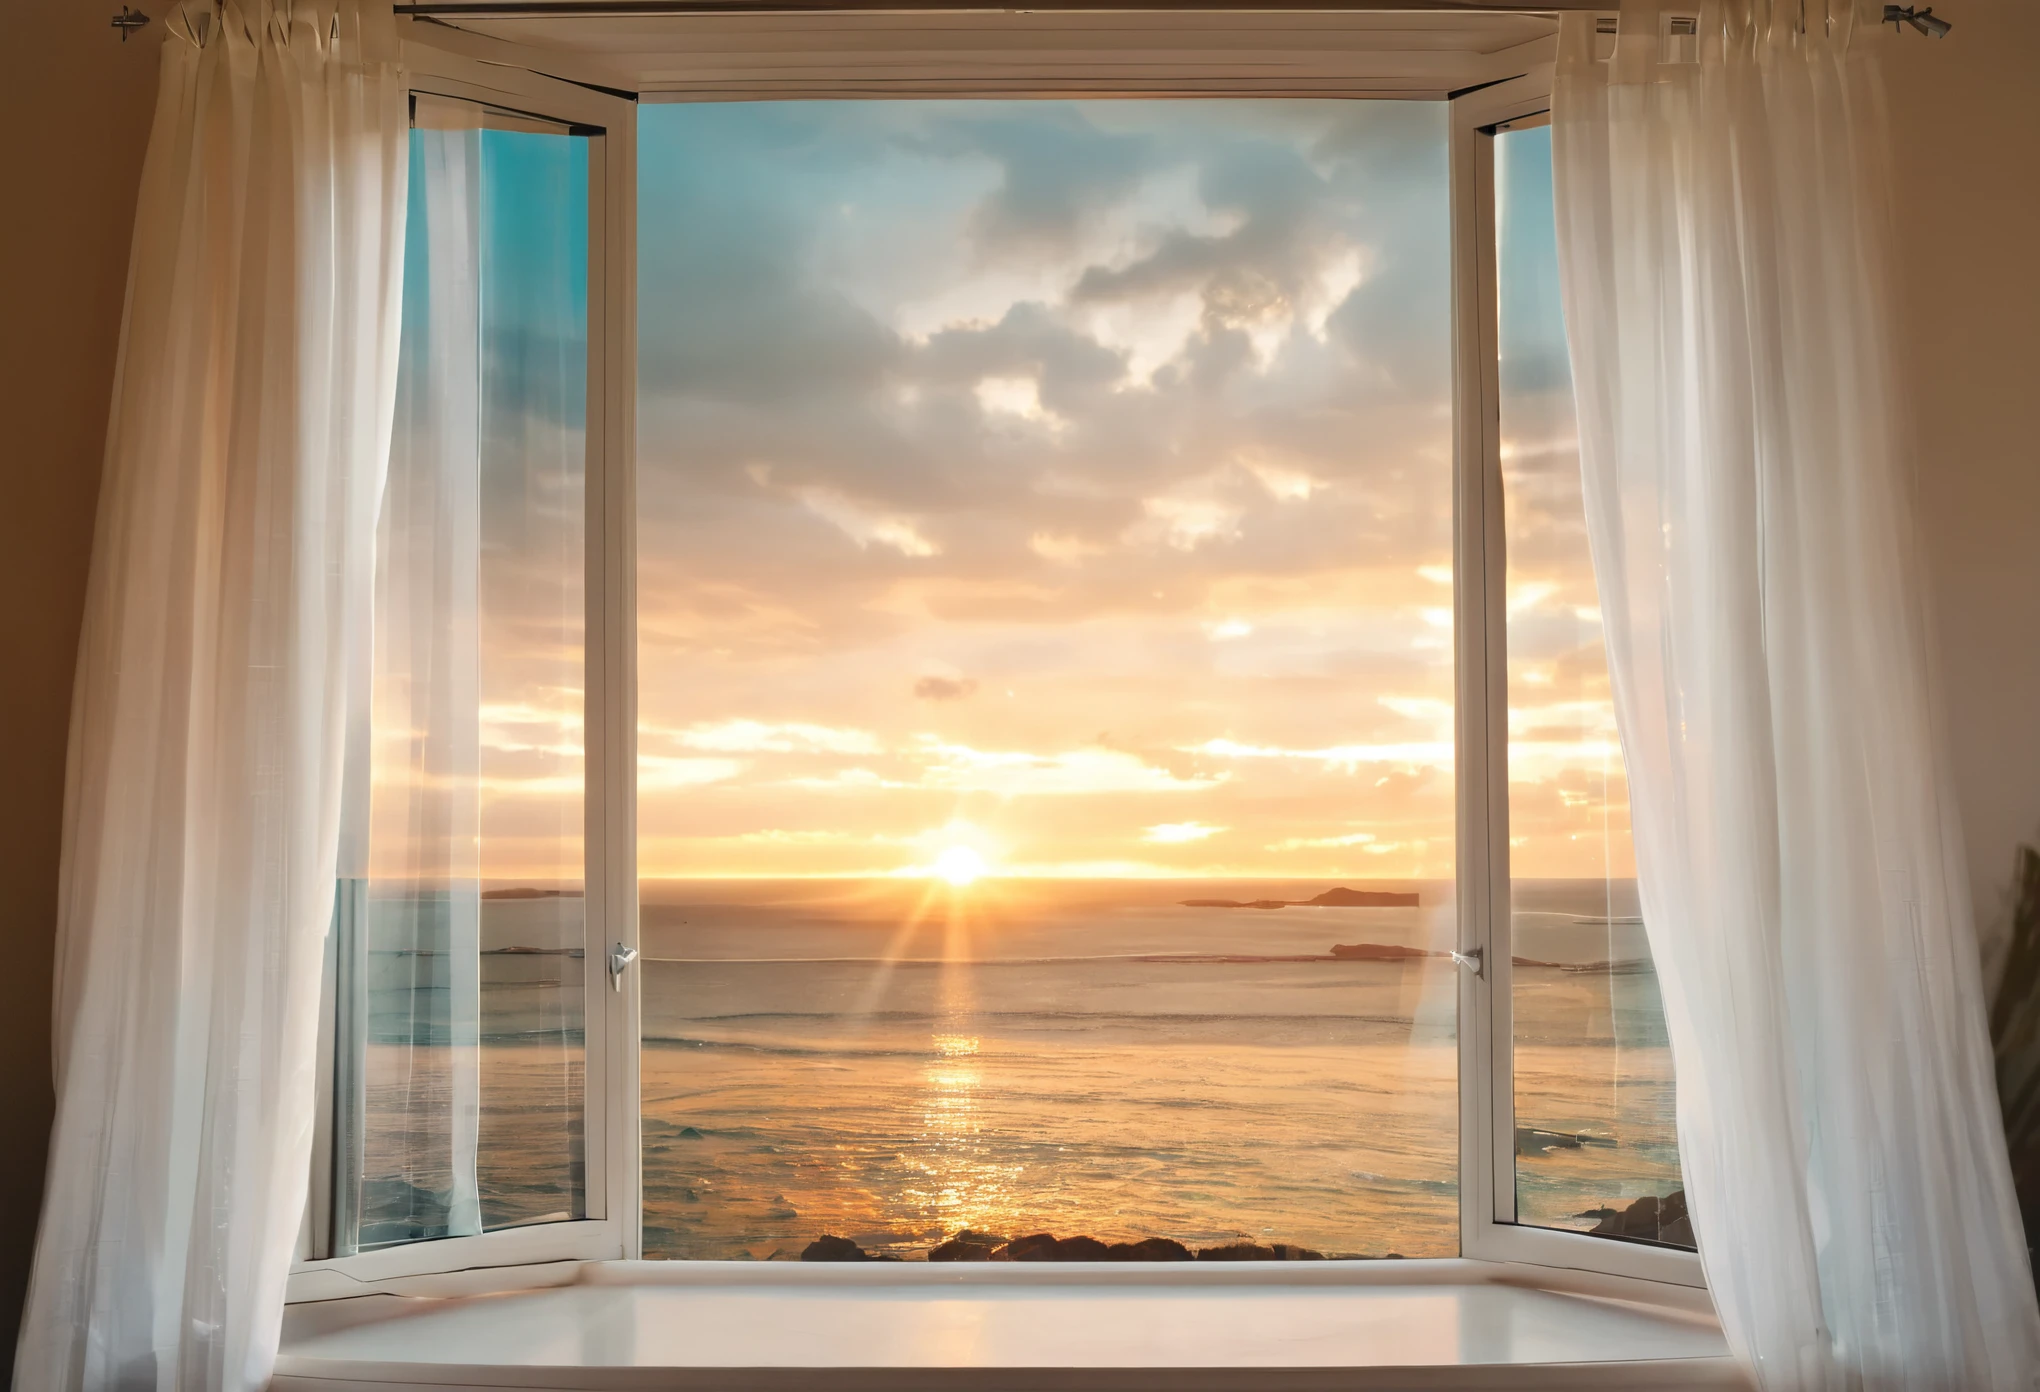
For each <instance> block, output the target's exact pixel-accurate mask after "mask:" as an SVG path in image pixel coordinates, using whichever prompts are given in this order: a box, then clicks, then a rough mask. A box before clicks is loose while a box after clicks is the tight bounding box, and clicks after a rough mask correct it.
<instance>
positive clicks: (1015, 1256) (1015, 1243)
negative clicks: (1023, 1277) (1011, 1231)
mask: <svg viewBox="0 0 2040 1392" xmlns="http://www.w3.org/2000/svg"><path fill="white" fill-rule="evenodd" d="M1054 1253H1055V1234H1054V1233H1045V1232H1038V1233H1030V1234H1028V1235H1027V1236H1026V1237H1016V1238H1014V1239H1013V1240H1012V1241H1011V1242H1009V1243H1007V1244H1006V1245H1005V1246H1004V1247H1001V1248H1000V1249H999V1250H998V1251H996V1252H994V1253H992V1260H993V1261H1054V1260H1055V1256H1054Z"/></svg>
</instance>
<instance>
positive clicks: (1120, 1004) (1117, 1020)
mask: <svg viewBox="0 0 2040 1392" xmlns="http://www.w3.org/2000/svg"><path fill="white" fill-rule="evenodd" d="M641 123H642V124H641V127H640V137H641V149H642V152H643V153H642V156H641V177H640V185H639V195H640V207H641V224H640V229H641V230H640V235H639V245H640V248H641V256H642V262H641V275H640V296H641V300H640V316H639V318H640V333H641V357H640V363H641V368H640V375H641V389H640V422H641V423H640V443H639V466H638V467H639V480H640V483H639V489H640V491H639V507H638V519H639V565H640V570H639V615H640V653H639V660H640V731H639V738H640V758H641V763H640V772H639V823H640V843H639V864H640V867H641V873H642V875H643V876H644V881H643V885H642V895H643V916H642V941H643V944H644V951H645V955H646V958H647V961H646V963H645V974H644V978H643V988H644V1021H645V1024H644V1030H645V1037H644V1052H643V1077H644V1097H643V1127H644V1141H645V1145H644V1157H643V1158H644V1180H645V1200H644V1202H645V1212H644V1223H645V1229H644V1230H645V1242H646V1248H647V1253H648V1255H654V1256H665V1257H690V1258H732V1257H737V1258H742V1257H750V1258H760V1259H763V1258H772V1257H778V1258H781V1259H789V1258H797V1257H800V1256H802V1255H803V1254H807V1255H809V1256H811V1257H815V1258H822V1257H829V1256H840V1257H845V1258H849V1259H855V1257H856V1256H857V1255H859V1254H863V1255H878V1256H887V1257H898V1258H905V1259H910V1260H919V1259H923V1258H927V1257H929V1256H930V1255H931V1254H934V1253H938V1252H939V1253H940V1256H941V1258H942V1259H982V1258H985V1257H987V1256H990V1255H991V1254H992V1253H994V1252H996V1251H998V1250H1000V1249H1001V1248H1005V1249H1006V1255H1007V1256H1008V1257H1015V1256H1020V1255H1022V1254H1025V1253H1027V1252H1030V1251H1031V1252H1035V1253H1037V1254H1039V1253H1052V1254H1053V1255H1055V1256H1059V1257H1062V1258H1065V1259H1068V1258H1077V1257H1082V1256H1085V1255H1101V1254H1102V1253H1103V1252H1104V1251H1105V1249H1106V1247H1107V1246H1108V1245H1110V1244H1126V1246H1125V1247H1123V1248H1122V1249H1121V1250H1120V1252H1119V1254H1118V1255H1120V1256H1123V1257H1126V1258H1127V1259H1147V1258H1154V1259H1162V1258H1168V1257H1176V1256H1180V1255H1181V1254H1185V1253H1187V1252H1189V1251H1191V1250H1201V1249H1210V1248H1222V1247H1234V1248H1235V1249H1236V1250H1239V1251H1243V1252H1252V1251H1254V1250H1256V1249H1259V1250H1260V1251H1261V1252H1263V1253H1264V1254H1265V1253H1272V1252H1274V1251H1275V1249H1276V1245H1277V1244H1281V1245H1282V1246H1283V1248H1284V1249H1285V1250H1294V1249H1309V1250H1310V1251H1312V1252H1314V1253H1323V1254H1326V1255H1331V1256H1376V1257H1378V1256H1384V1255H1389V1254H1392V1253H1400V1254H1403V1255H1407V1256H1437V1255H1450V1254H1452V1253H1453V1252H1455V1251H1456V1250H1457V1246H1458V1212H1457V1197H1456V1192H1457V1182H1456V1175H1457V1167H1458V1157H1457V1138H1456V1129H1457V1127H1456V1122H1457V1105H1458V1104H1457V1076H1456V1068H1457V1063H1456V1050H1455V1046H1454V1042H1453V1040H1454V1022H1455V1008H1456V1006H1455V1002H1456V994H1457V985H1456V982H1455V978H1454V971H1453V968H1452V967H1451V965H1450V962H1449V959H1448V958H1447V957H1446V956H1445V953H1446V952H1447V950H1448V949H1449V948H1450V947H1451V946H1452V944H1453V941H1454V936H1455V927H1454V910H1453V904H1452V893H1453V885H1452V877H1453V868H1454V860H1453V816H1454V791H1453V777H1452V730H1453V707H1452V701H1453V648H1452V624H1451V607H1452V573H1451V553H1452V417H1451V404H1450V403H1451V391H1450V382H1451V373H1450V358H1449V342H1450V332H1449V328H1450V297H1451V292H1450V282H1449V276H1448V265H1447V247H1448V241H1449V239H1448V236H1447V233H1448V212H1447V205H1448V200H1447V181H1446V153H1445V147H1446V126H1445V111H1444V108H1443V107H1442V106H1440V105H1437V104H1423V103H1401V102H1381V103H1369V102H1266V101H1225V102H1166V103H1156V102H1139V101H1126V102H1103V103H1095V104H1093V103H1075V104H1072V103H1062V102H1013V103H1007V102H930V101H915V102H883V101H874V102H854V103H851V102H846V103H841V104H833V105H832V104H827V103H806V104H804V103H733V104H727V105H719V104H710V103H701V104H678V105H671V106H656V107H648V108H646V109H645V110H644V111H643V113H642V116H641ZM1313 901H1316V902H1313ZM1044 1233H1046V1234H1053V1235H1054V1236H1055V1238H1056V1239H1057V1240H1058V1242H1059V1243H1060V1244H1061V1245H1059V1246H1056V1247H1047V1246H1045V1245H1043V1244H1040V1243H1036V1244H1033V1245H1031V1246H1030V1245H1029V1244H1026V1243H1022V1244H1019V1245H1017V1246H1014V1245H1013V1244H1012V1243H1011V1242H1010V1240H1011V1239H1019V1238H1023V1237H1028V1236H1030V1235H1035V1234H1044ZM1077 1237H1084V1238H1087V1239H1095V1240H1096V1241H1095V1242H1090V1243H1082V1242H1072V1241H1070V1239H1074V1238H1077ZM1150 1239H1152V1241H1149V1240H1150ZM1142 1242H1148V1245H1147V1246H1145V1247H1136V1246H1135V1245H1134V1244H1138V1243H1142ZM1240 1244H1246V1245H1245V1246H1244V1247H1241V1246H1240Z"/></svg>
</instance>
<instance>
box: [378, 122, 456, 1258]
mask: <svg viewBox="0 0 2040 1392" xmlns="http://www.w3.org/2000/svg"><path fill="white" fill-rule="evenodd" d="M481 118H482V111H481V108H480V107H477V106H473V105H470V104H468V103H465V102H454V101H446V100H440V99H435V98H431V97H426V96H420V97H419V98H418V99H417V108H416V126H417V129H416V131H415V132H414V134H413V135H412V137H411V158H412V161H413V174H414V176H415V178H414V182H413V184H412V187H411V199H410V210H409V212H410V225H409V227H408V229H407V235H408V236H409V237H410V238H411V240H412V246H413V249H414V254H413V256H412V258H411V260H410V272H409V274H408V276H407V281H408V283H407V285H406V287H405V290H406V294H405V303H404V314H405V317H406V319H407V320H408V321H409V325H410V339H409V342H408V344H407V345H406V350H407V352H409V353H410V354H411V360H410V362H408V363H407V364H406V365H405V366H404V367H403V370H402V371H401V372H400V374H399V376H398V385H397V420H398V426H397V429H396V432H395V436H394V446H393V448H392V450H391V454H390V471H389V481H388V488H387V492H386V495H385V498H384V502H383V509H382V515H381V519H380V523H379V527H378V532H377V546H376V551H377V570H376V578H375V586H376V615H377V619H376V635H375V649H376V651H375V677H374V716H373V728H374V732H375V733H374V735H373V740H374V754H373V758H372V771H371V788H372V791H371V794H370V798H369V827H370V835H369V837H368V840H367V847H368V855H367V863H366V873H367V876H368V882H369V893H368V896H367V905H368V913H369V914H370V915H371V917H372V923H371V927H370V934H371V937H372V939H373V942H374V945H375V947H376V948H378V949H380V950H381V952H382V953H384V954H388V955H391V956H392V957H394V959H395V960H397V961H402V962H406V963H409V964H410V966H411V970H412V977H411V980H410V981H409V982H408V983H407V989H398V990H391V991H386V992H383V993H381V994H382V995H383V996H384V998H386V999H390V1000H396V1001H401V1002H403V1003H404V1004H403V1005H402V1006H401V1007H400V1009H401V1010H403V1011H407V1012H408V1014H409V1018H408V1019H406V1020H405V1021H403V1028H402V1030H401V1033H402V1035H403V1037H404V1038H406V1039H407V1040H409V1041H410V1042H411V1044H412V1045H413V1046H416V1047H413V1048H411V1049H409V1050H404V1051H392V1052H393V1053H394V1054H395V1056H397V1057H401V1058H402V1059H403V1065H402V1069H401V1074H402V1076H401V1077H400V1078H399V1077H388V1078H378V1079H376V1080H375V1082H376V1084H377V1085H379V1087H380V1089H381V1091H382V1095H383V1097H384V1101H385V1105H386V1106H399V1107H400V1109H401V1114H402V1115H403V1116H404V1117H405V1119H406V1120H405V1124H404V1130H405V1132H406V1134H407V1137H408V1138H409V1139H408V1141H407V1143H406V1144H405V1145H404V1146H403V1147H402V1148H401V1150H400V1151H398V1152H397V1153H393V1154H388V1155H385V1156H380V1157H378V1158H379V1159H381V1160H382V1161H383V1164H382V1165H379V1166H378V1167H377V1169H378V1171H381V1170H383V1169H385V1168H387V1169H391V1170H395V1169H401V1170H402V1171H403V1173H404V1174H405V1175H406V1179H405V1180H404V1182H403V1184H402V1185H401V1186H391V1187H394V1188H395V1189H396V1191H397V1192H396V1193H395V1194H391V1195H386V1196H385V1198H384V1200H383V1203H382V1205H381V1208H380V1211H379V1212H377V1213H376V1214H375V1215H374V1216H375V1217H376V1218H379V1219H380V1220H381V1221H383V1222H390V1221H391V1220H393V1219H396V1218H397V1216H398V1215H397V1214H396V1213H395V1212H394V1211H393V1210H394V1208H395V1207H396V1206H398V1205H400V1204H403V1203H405V1202H406V1201H407V1202H408V1205H409V1211H408V1213H407V1214H406V1215H404V1216H406V1217H408V1219H409V1223H410V1231H413V1232H417V1233H429V1234H431V1235H434V1236H440V1235H443V1236H447V1237H471V1236H473V1235H475V1234H476V1233H479V1232H481V1230H482V1210H481V1190H480V1185H479V1182H478V1176H477V1169H476V1165H477V1158H478V1157H477V1145H478V1142H479V1139H480V1128H481V989H482V988H481V956H480V953H481V946H482V943H481V931H482V930H481V922H482V903H481V889H482V885H481V796H480V770H481V580H482V504H481V494H482V474H481V460H482V420H483V411H482V331H483V322H482V283H481V272H482V265H483V253H482V241H483V236H482V219H483V208H482V123H481ZM419 251H422V253H423V254H422V255H418V254H416V253H417V252H419ZM378 984H387V983H378ZM392 1023H394V1022H392ZM399 1095H401V1098H402V1101H401V1103H398V1101H397V1098H398V1096H399ZM385 1182H386V1183H387V1180H385Z"/></svg>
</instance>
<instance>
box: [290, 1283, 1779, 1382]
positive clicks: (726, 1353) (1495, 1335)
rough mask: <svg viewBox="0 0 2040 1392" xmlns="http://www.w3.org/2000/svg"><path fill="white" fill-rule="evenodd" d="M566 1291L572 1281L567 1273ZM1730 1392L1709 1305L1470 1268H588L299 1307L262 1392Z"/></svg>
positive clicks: (1683, 1294)
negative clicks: (699, 1391)
mask: <svg viewBox="0 0 2040 1392" xmlns="http://www.w3.org/2000/svg"><path fill="white" fill-rule="evenodd" d="M561 1274H563V1275H564V1274H565V1273H561ZM823 1370H827V1376H826V1384H827V1386H829V1387H830V1388H832V1389H862V1388H869V1389H872V1392H880V1390H881V1389H883V1392H910V1390H911V1389H920V1388H926V1389H931V1392H932V1389H937V1388H940V1389H944V1392H949V1390H950V1389H979V1388H982V1389H1012V1390H1013V1392H1020V1389H1028V1390H1029V1392H1033V1390H1034V1389H1049V1388H1056V1389H1098V1392H1130V1389H1149V1388H1152V1389H1157V1390H1158V1392H1159V1390H1160V1389H1167V1392H1190V1389H1200V1390H1202V1392H1218V1389H1232V1388H1239V1389H1243V1390H1244V1389H1253V1390H1254V1392H1266V1389H1271V1388H1282V1389H1306V1388H1319V1387H1323V1388H1333V1387H1337V1388H1341V1389H1352V1388H1409V1389H1415V1388H1497V1389H1498V1388H1511V1389H1516V1388H1522V1389H1529V1388H1589V1387H1591V1388H1674V1387H1676V1388H1745V1387H1746V1386H1747V1384H1746V1383H1745V1382H1744V1381H1743V1380H1742V1378H1741V1377H1740V1375H1739V1374H1738V1372H1737V1370H1736V1367H1735V1364H1734V1362H1733V1361H1732V1360H1731V1359H1730V1358H1729V1356H1728V1350H1727V1346H1726V1345H1725V1344H1724V1343H1723V1342H1722V1337H1721V1331H1720V1328H1719V1326H1718V1325H1717V1324H1716V1322H1715V1320H1714V1316H1713V1313H1712V1310H1711V1307H1710V1306H1709V1305H1708V1304H1707V1299H1706V1296H1705V1294H1704V1293H1702V1292H1698V1291H1692V1290H1686V1289H1682V1288H1679V1287H1673V1286H1665V1285H1660V1284H1656V1283H1653V1282H1647V1281H1629V1280H1623V1279H1619V1278H1614V1277H1605V1276H1594V1275H1588V1274H1585V1273H1580V1272H1566V1271H1559V1270H1555V1269H1552V1268H1545V1267H1529V1266H1518V1265H1510V1264H1504V1263H1490V1262H1476V1261H1465V1260H1455V1261H1408V1262H1369V1263H1343V1262H1342V1263H1336V1264H1334V1263H1325V1264H1322V1265H1320V1264H1317V1263H1310V1264H1307V1265H1299V1264H1297V1263H1265V1264H1264V1263H1240V1264H1238V1265H1236V1266H1235V1265H1232V1264H1228V1267H1227V1269H1217V1268H1214V1267H1210V1266H1186V1267H1171V1266H1157V1267H1146V1268H1142V1267H1122V1268H1118V1269H1117V1270H1111V1269H1105V1270H1101V1269H1100V1268H1099V1267H1098V1266H1096V1265H1088V1264H1083V1265H1063V1264H1050V1263H1042V1264H1040V1265H1032V1266H1021V1265H1013V1266H1007V1265H1004V1264H1001V1265H999V1266H987V1265H975V1264H971V1265H964V1264H958V1265H954V1266H950V1265H941V1266H928V1265H924V1264H918V1263H917V1264H912V1265H904V1264H903V1265H899V1266H886V1267H878V1266H822V1265H811V1266H794V1265H772V1266H751V1265H747V1264H742V1263H721V1262H715V1263H708V1262H702V1263H679V1262H675V1263H663V1262H600V1263H590V1264H588V1265H585V1266H582V1267H580V1268H578V1270H577V1271H575V1272H574V1273H573V1279H572V1282H571V1284H565V1285H558V1286H553V1287H550V1288H544V1289H535V1290H522V1291H513V1292H505V1293H501V1294H493V1295H480V1296H456V1297H450V1298H420V1297H416V1296H394V1295H376V1296H365V1297H360V1298H356V1299H352V1300H336V1301H326V1302H320V1303H316V1304H308V1305H298V1306H294V1307H292V1308H291V1310H290V1312H289V1316H288V1319H287V1321H286V1324H285V1329H284V1345H283V1350H282V1356H281V1358H280V1359H279V1361H278V1365H277V1376H276V1379H275V1381H274V1383H272V1388H273V1389H274V1392H367V1390H368V1389H377V1392H388V1389H391V1388H419V1389H423V1388H446V1387H464V1388H516V1389H558V1390H559V1392H569V1390H571V1392H595V1390H596V1389H623V1388H654V1387H657V1388H717V1389H732V1390H733V1392H734V1390H735V1389H775V1390H776V1389H786V1392H792V1389H806V1388H811V1387H814V1386H817V1385H819V1384H820V1383H821V1382H822V1381H823V1379H821V1378H818V1377H817V1374H818V1373H819V1372H822V1371H823Z"/></svg>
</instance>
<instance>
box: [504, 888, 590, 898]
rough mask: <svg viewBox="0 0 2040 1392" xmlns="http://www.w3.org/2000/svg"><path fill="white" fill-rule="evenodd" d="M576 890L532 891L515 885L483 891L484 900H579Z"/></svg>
mask: <svg viewBox="0 0 2040 1392" xmlns="http://www.w3.org/2000/svg"><path fill="white" fill-rule="evenodd" d="M580 897H581V891H580V890H578V889H533V888H531V887H530V886H529V885H517V886H514V887H513V888H510V889H485V890H483V891H482V898H484V899H579V898H580Z"/></svg>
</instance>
